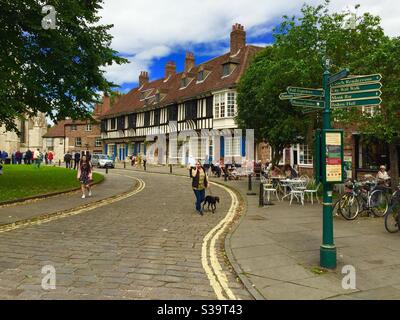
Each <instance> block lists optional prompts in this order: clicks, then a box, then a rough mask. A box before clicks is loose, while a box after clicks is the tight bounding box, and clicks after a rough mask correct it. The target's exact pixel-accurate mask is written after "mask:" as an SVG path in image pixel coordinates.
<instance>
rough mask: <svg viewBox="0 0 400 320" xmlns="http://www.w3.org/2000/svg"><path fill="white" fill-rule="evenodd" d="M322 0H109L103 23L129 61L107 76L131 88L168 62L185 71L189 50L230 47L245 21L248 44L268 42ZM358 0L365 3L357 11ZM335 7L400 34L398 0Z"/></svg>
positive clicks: (201, 57)
mask: <svg viewBox="0 0 400 320" xmlns="http://www.w3.org/2000/svg"><path fill="white" fill-rule="evenodd" d="M321 2H322V0H299V1H298V0H279V1H277V0H146V1H142V0H140V1H139V0H104V6H103V9H102V10H101V11H100V15H101V16H102V19H101V23H105V24H113V25H114V27H113V28H112V29H111V30H110V32H111V34H112V35H113V37H114V39H113V41H112V45H111V46H112V48H113V49H114V50H117V51H118V52H119V53H120V55H122V56H123V57H125V58H127V59H128V60H129V62H130V63H129V64H124V65H122V66H119V65H112V66H109V67H106V68H105V71H106V78H107V79H108V80H110V81H112V82H114V83H116V84H118V85H120V88H119V89H118V90H119V91H121V92H123V93H127V92H128V91H129V90H130V89H132V88H134V87H136V86H137V82H138V78H139V74H140V71H148V72H149V75H150V79H151V80H155V79H159V78H162V77H163V76H164V67H165V64H166V62H167V61H169V60H173V61H175V62H176V64H177V71H178V72H181V71H182V70H183V64H184V59H185V52H186V51H191V52H193V53H194V54H195V58H196V64H198V63H201V62H204V61H207V60H209V59H212V58H214V57H216V56H218V55H221V54H223V53H226V52H228V51H229V36H230V31H231V28H232V25H233V24H235V23H240V24H242V25H243V26H244V27H245V30H246V32H247V43H249V44H255V45H260V46H266V45H268V44H271V43H272V42H273V37H272V30H273V28H274V27H275V26H277V25H278V24H279V23H280V21H281V20H282V16H283V15H289V16H291V15H296V16H299V13H300V9H301V7H302V5H303V4H304V3H307V4H313V5H315V4H319V3H321ZM355 4H360V5H361V7H360V8H359V9H358V10H355V9H354V5H355ZM330 7H331V9H332V10H335V11H343V10H346V9H351V10H352V11H353V12H355V13H357V14H358V15H361V14H363V13H364V12H371V13H372V14H375V15H379V16H380V17H381V18H382V26H383V28H384V30H385V32H386V34H388V35H390V36H399V35H400V19H399V18H398V16H399V14H400V1H399V0H379V1H377V0H331V4H330Z"/></svg>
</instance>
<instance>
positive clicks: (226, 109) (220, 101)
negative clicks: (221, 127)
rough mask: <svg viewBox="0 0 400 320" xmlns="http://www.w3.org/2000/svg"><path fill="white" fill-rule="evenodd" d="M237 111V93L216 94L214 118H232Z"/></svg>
mask: <svg viewBox="0 0 400 320" xmlns="http://www.w3.org/2000/svg"><path fill="white" fill-rule="evenodd" d="M235 113H236V93H235V92H227V93H226V92H224V93H219V94H216V95H215V96H214V118H215V119H218V118H225V117H228V118H232V117H234V116H235Z"/></svg>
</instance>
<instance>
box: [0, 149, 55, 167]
mask: <svg viewBox="0 0 400 320" xmlns="http://www.w3.org/2000/svg"><path fill="white" fill-rule="evenodd" d="M8 159H9V163H10V164H22V162H23V163H24V164H33V165H35V166H36V167H37V168H39V167H40V165H41V164H42V162H43V161H45V163H46V164H52V163H53V159H54V153H53V152H52V151H47V152H46V151H45V152H44V153H42V152H41V151H40V150H39V149H36V150H34V151H31V150H30V149H28V150H27V151H25V152H21V151H19V150H18V151H14V152H13V153H12V154H11V156H10V155H9V154H8V153H7V151H1V150H0V162H1V163H2V164H5V163H7V160H8Z"/></svg>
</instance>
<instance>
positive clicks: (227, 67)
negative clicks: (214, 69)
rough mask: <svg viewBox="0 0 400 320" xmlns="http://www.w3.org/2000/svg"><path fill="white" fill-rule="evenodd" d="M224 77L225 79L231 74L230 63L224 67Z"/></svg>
mask: <svg viewBox="0 0 400 320" xmlns="http://www.w3.org/2000/svg"><path fill="white" fill-rule="evenodd" d="M222 68H223V69H222V76H223V77H227V76H229V75H230V74H231V64H230V63H226V64H224V65H223V66H222Z"/></svg>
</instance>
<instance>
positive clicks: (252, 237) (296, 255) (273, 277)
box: [148, 167, 400, 299]
mask: <svg viewBox="0 0 400 320" xmlns="http://www.w3.org/2000/svg"><path fill="white" fill-rule="evenodd" d="M148 170H149V171H157V172H163V173H168V172H169V168H168V167H149V169H148ZM173 172H174V173H177V174H184V175H185V174H187V170H186V169H185V168H175V167H174V168H173ZM217 181H219V182H221V183H224V181H223V179H222V178H221V179H218V180H217ZM225 184H227V185H229V186H232V187H235V188H236V189H237V190H239V191H240V192H241V194H242V195H243V198H245V199H246V200H247V213H246V215H245V216H244V218H243V219H242V220H241V222H240V224H239V225H238V227H237V229H236V230H235V231H234V232H233V234H232V235H231V236H230V237H229V241H228V243H227V246H229V247H230V249H231V252H232V254H233V261H231V262H232V263H233V264H234V265H236V268H237V270H236V271H238V272H239V273H240V276H241V277H242V278H243V277H245V280H248V282H250V283H249V286H251V287H253V288H254V289H256V290H257V291H258V294H259V295H257V298H265V299H400V245H399V244H400V238H399V234H389V233H388V232H386V230H385V228H384V220H383V219H382V218H366V217H359V218H358V219H357V220H355V221H346V220H344V219H342V218H340V217H336V218H335V220H334V228H335V230H334V236H335V244H336V246H337V255H338V267H337V269H336V270H333V271H328V272H324V273H322V274H320V273H319V271H320V269H319V246H320V244H321V239H322V206H321V205H318V204H314V205H311V204H307V205H306V206H304V207H303V206H301V205H299V204H297V203H293V204H292V206H289V203H288V201H285V202H277V201H274V203H275V205H272V206H265V207H259V206H258V201H259V199H258V194H257V195H256V196H246V191H247V179H243V180H241V181H239V182H237V181H228V182H225ZM258 186H259V182H258V181H257V182H255V183H254V187H253V190H254V191H256V192H257V191H258ZM257 193H258V192H257ZM345 265H351V266H353V267H354V268H355V270H356V289H355V290H344V289H343V288H342V279H343V277H344V276H345V275H344V274H342V273H341V271H342V267H343V266H345ZM245 282H246V283H248V282H247V281H245ZM250 289H251V288H250Z"/></svg>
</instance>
